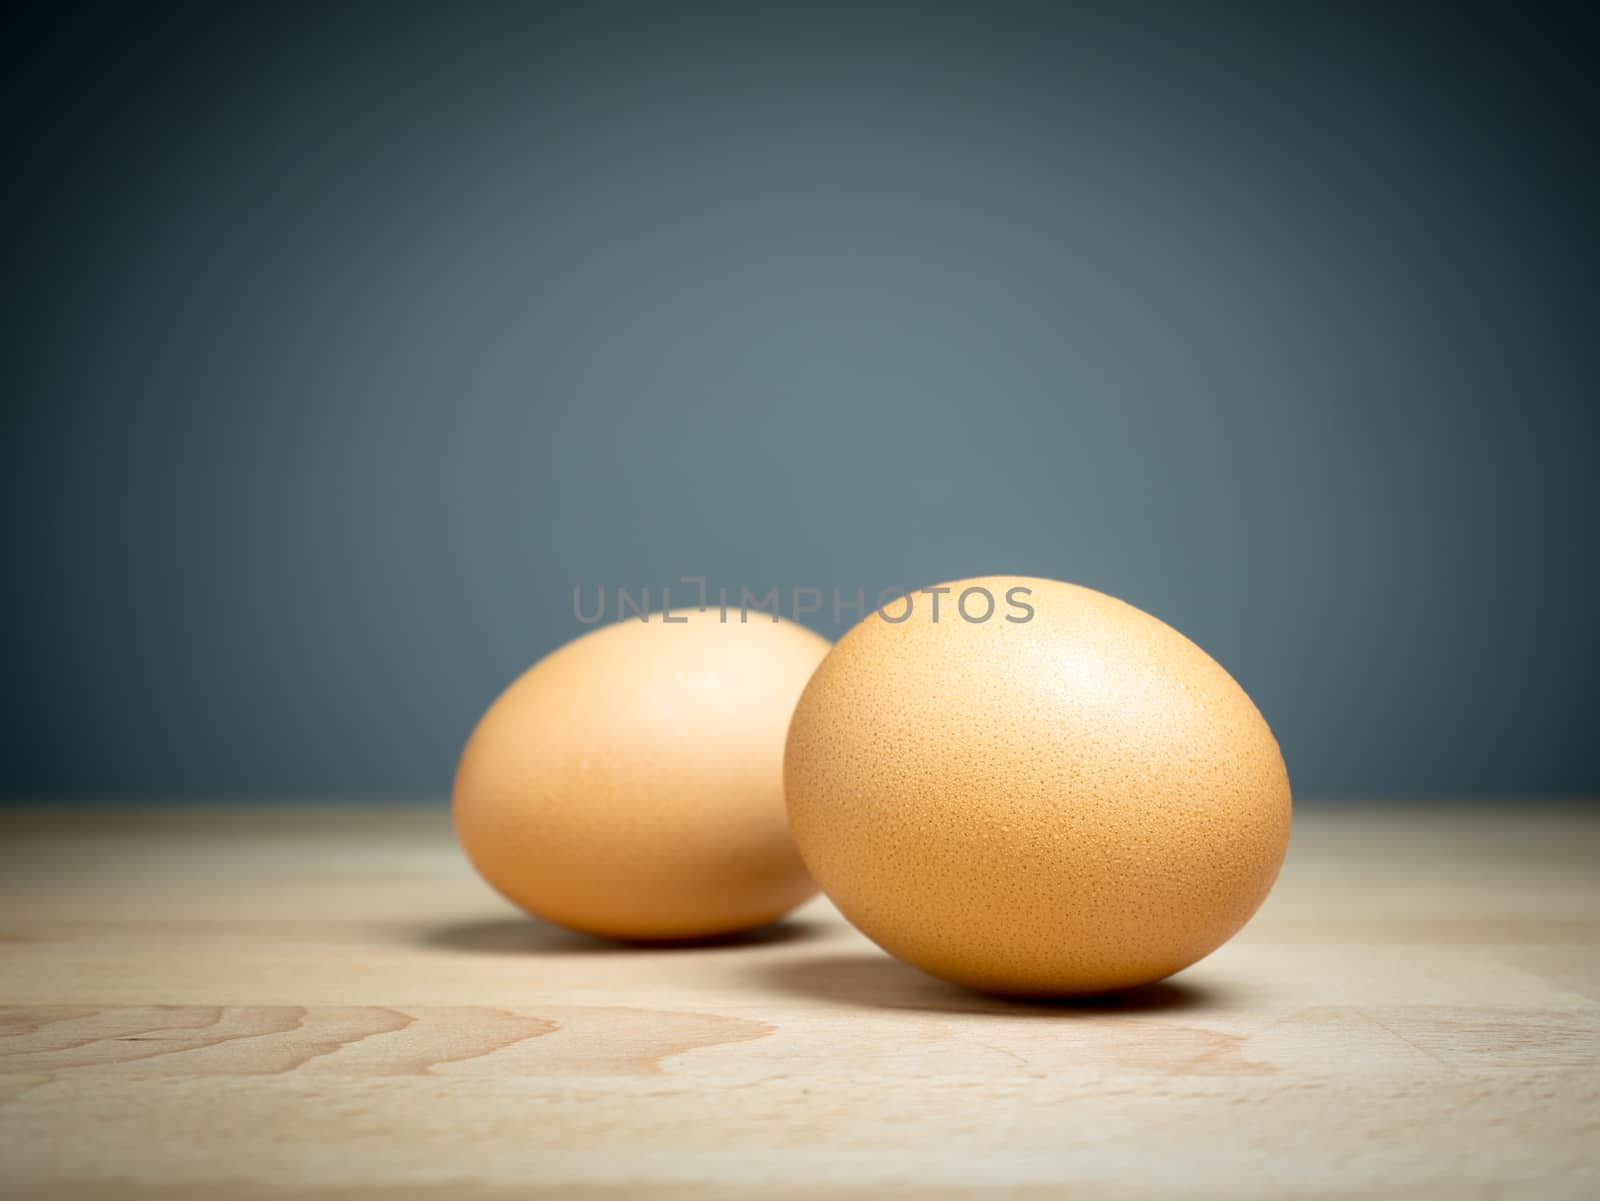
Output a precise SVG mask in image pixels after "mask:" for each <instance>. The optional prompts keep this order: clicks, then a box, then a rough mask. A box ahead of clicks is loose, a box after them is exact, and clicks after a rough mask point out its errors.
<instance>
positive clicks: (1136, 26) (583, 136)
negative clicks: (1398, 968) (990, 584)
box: [0, 4, 1600, 796]
mask: <svg viewBox="0 0 1600 1201" xmlns="http://www.w3.org/2000/svg"><path fill="white" fill-rule="evenodd" d="M231 7H232V6H208V7H200V8H196V9H193V10H177V9H165V10H162V9H152V8H148V7H143V6H128V7H127V8H126V9H125V10H123V11H122V12H120V14H119V13H117V12H115V11H101V10H97V9H84V8H81V7H71V6H50V7H48V8H33V9H16V8H13V9H12V10H11V12H10V15H9V16H8V17H7V18H6V21H7V28H6V34H5V38H4V51H3V53H4V58H5V62H4V72H3V74H4V83H3V85H0V86H3V87H4V88H5V93H6V97H5V98H6V112H7V126H8V129H7V141H8V148H7V153H6V159H5V164H6V176H5V189H4V203H5V205H6V212H5V225H4V249H5V256H6V257H5V260H4V277H5V303H6V306H7V307H6V329H5V333H4V347H5V362H6V367H5V372H6V374H5V380H4V383H5V431H6V433H5V439H4V463H3V469H4V487H5V489H6V497H5V503H6V517H7V520H6V535H5V537H6V544H5V547H4V555H3V560H0V563H3V569H4V575H5V579H6V584H5V588H4V597H5V600H4V604H5V611H4V631H5V632H4V637H5V653H6V662H7V670H6V680H7V684H8V689H7V698H6V714H5V735H4V736H5V747H4V750H5V763H4V768H5V770H4V779H3V785H4V791H6V792H8V793H11V794H17V795H38V794H97V795H106V794H112V795H127V796H172V795H199V794H220V795H261V794H268V795H274V794H275V795H331V794H344V795H380V794H383V795H423V796H427V795H443V793H444V792H445V790H446V789H447V787H448V782H449V779H450V775H451V771H452V768H453V765H454V760H455V756H456V753H457V751H458V749H459V747H460V744H461V742H462V740H463V738H464V737H465V735H466V734H467V732H468V730H469V729H470V727H471V724H472V722H473V721H474V719H475V718H476V716H477V714H478V712H479V711H480V710H481V708H482V707H483V705H484V704H485V703H486V702H487V701H488V700H489V699H490V698H491V696H492V695H493V694H494V693H495V692H496V691H497V690H498V689H499V688H500V687H501V686H502V685H503V684H504V683H506V682H507V680H509V679H510V678H511V677H512V676H513V675H515V674H516V673H517V672H518V671H519V670H520V669H521V668H522V667H524V666H525V665H527V664H528V663H530V662H531V661H532V660H534V659H535V658H537V657H538V656H539V655H540V654H542V653H543V652H545V651H548V650H550V649H551V648H553V647H554V646H556V645H558V644H559V643H560V642H562V641H564V640H565V639H567V638H569V637H571V636H572V635H573V634H575V633H576V632H578V631H579V630H580V629H581V628H582V627H580V626H579V625H578V624H577V622H576V621H575V620H574V618H573V615H572V588H573V587H574V586H575V585H582V586H584V587H586V588H593V587H595V586H597V585H603V586H606V587H615V586H616V585H619V584H621V585H628V586H631V587H632V588H634V589H636V590H637V589H639V588H643V587H646V586H648V587H650V588H652V589H653V590H657V589H659V588H660V587H661V586H662V585H664V584H668V583H671V582H672V581H673V580H675V579H677V578H678V577H679V576H683V575H703V576H706V577H708V578H709V579H710V580H711V581H712V582H713V584H716V583H718V582H721V583H725V584H729V585H733V586H735V587H737V586H739V585H748V586H750V587H752V588H762V589H764V588H765V587H768V586H771V585H780V586H782V587H785V588H788V587H793V586H797V585H798V586H815V587H819V588H823V589H831V588H833V587H841V588H844V589H846V590H847V591H852V592H853V590H854V588H855V587H856V586H858V585H862V586H866V587H868V588H869V589H874V590H875V589H877V588H881V587H886V586H891V585H903V586H915V585H921V584H927V583H932V582H934V581H936V580H940V579H946V578H951V577H957V576H962V575H968V574H975V573H985V572H996V571H1014V572H1025V573H1031V574H1040V575H1048V576H1056V577H1061V578H1065V579H1070V580H1076V581H1079V582H1083V583H1087V584H1090V585H1093V586H1095V587H1099V588H1102V589H1104V590H1107V591H1110V592H1113V593H1115V594H1118V595H1120V596H1122V597H1124V598H1126V599H1128V600H1130V601H1132V602H1134V603H1135V604H1138V605H1140V606H1142V607H1143V608H1146V609H1148V610H1150V611H1152V612H1154V613H1156V614H1157V615H1159V616H1161V617H1162V618H1164V619H1166V620H1167V621H1169V622H1171V623H1172V624H1174V625H1176V626H1177V627H1178V628H1179V629H1181V630H1183V631H1184V632H1186V633H1187V634H1189V635H1190V636H1191V637H1193V638H1194V639H1196V640H1197V641H1198V642H1199V643H1200V644H1201V645H1202V646H1204V647H1206V648H1207V649H1209V650H1210V651H1211V652H1212V653H1213V654H1214V655H1215V656H1216V657H1217V658H1218V659H1219V660H1220V661H1221V662H1222V663H1223V664H1224V665H1225V666H1227V667H1228V668H1229V669H1230V670H1231V671H1232V672H1233V673H1234V675H1235V676H1237V678H1238V679H1239V680H1240V681H1241V682H1242V683H1243V684H1244V686H1245V687H1246V688H1247V689H1248V690H1249V691H1250V692H1251V693H1252V694H1253V695H1254V696H1255V698H1256V699H1257V701H1258V703H1259V704H1260V706H1261V708H1262V710H1263V711H1264V712H1265V714H1266V715H1267V717H1268V719H1269V721H1271V723H1272V724H1273V726H1274V728H1275V729H1276V730H1277V732H1278V735H1279V737H1280V739H1281V741H1282V743H1283V747H1284V750H1285V753H1286V755H1287V758H1288V762H1289V766H1290V770H1291V774H1292V775H1293V777H1294V780H1295V782H1296V784H1297V786H1298V791H1299V793H1300V794H1301V795H1315V794H1331V795H1340V794H1345V795H1349V794H1361V793H1382V794H1394V793H1423V794H1441V793H1493V792H1524V791H1526V792H1536V791H1542V792H1556V791H1566V792H1574V791H1591V792H1592V791H1596V790H1600V767H1597V757H1596V742H1597V740H1596V732H1597V727H1600V722H1597V716H1600V713H1597V702H1596V696H1597V687H1596V682H1595V668H1596V654H1595V651H1596V639H1595V633H1594V613H1593V609H1594V603H1595V596H1596V583H1597V580H1596V569H1595V566H1594V559H1593V543H1594V540H1595V537H1594V527H1595V520H1594V519H1595V516H1596V510H1597V505H1596V501H1597V488H1596V482H1595V471H1594V454H1595V449H1596V446H1595V443H1596V425H1597V423H1596V418H1595V415H1594V409H1595V405H1596V403H1597V399H1600V350H1597V347H1600V336H1597V334H1600V321H1597V318H1600V299H1597V283H1596V279H1597V266H1600V258H1597V253H1596V251H1597V236H1596V229H1597V226H1596V221H1597V218H1596V214H1597V212H1600V183H1597V180H1600V173H1597V167H1596V162H1597V155H1596V144H1597V134H1600V121H1597V109H1596V90H1595V86H1594V85H1593V84H1592V83H1591V80H1590V77H1591V75H1593V73H1594V70H1595V68H1594V63H1595V61H1596V52H1597V49H1600V43H1597V38H1596V29H1595V21H1594V19H1593V18H1592V17H1590V16H1586V15H1582V14H1581V13H1580V14H1579V15H1572V14H1570V13H1569V14H1563V13H1562V12H1561V11H1560V10H1557V9H1551V10H1547V11H1544V12H1530V10H1526V9H1522V8H1519V7H1517V6H1505V11H1503V12H1499V13H1494V12H1485V11H1479V10H1473V9H1470V8H1466V7H1463V6H1452V7H1451V8H1448V9H1440V10H1437V11H1433V10H1429V9H1425V8H1406V7H1403V6H1401V7H1392V6H1382V7H1381V8H1378V7H1374V8H1372V9H1370V10H1368V11H1366V12H1364V13H1358V12H1356V11H1355V10H1354V9H1352V8H1350V7H1348V6H1344V5H1339V6H1330V7H1317V8H1307V7H1304V6H1296V5H1282V6H1262V7H1259V8H1255V7H1247V6H1243V5H1234V4H1230V5H1225V6H1222V7H1218V6H1207V5H1195V6H1174V7H1168V8H1165V9H1140V8H1135V7H1129V6H1125V5H1110V6H1104V7H1094V8H1085V7H1077V6H1064V5H1063V6H1031V5H1030V6H1006V5H974V6H970V7H967V8H964V9H958V8H952V7H948V6H928V5H923V6H914V7H900V8H894V9H889V8H881V7H872V6H865V7H863V6H854V5H852V6H838V7H818V6H781V7H780V6H767V5H759V4H734V5H727V6H725V7H722V8H717V9H710V8H704V7H686V6H679V5H650V6H638V7H627V8H619V7H618V6H615V5H609V4H595V5H572V6H562V7H550V6H530V5H517V6H509V7H492V8H491V7H486V6H482V5H471V4H468V5H449V4H438V5H433V6H427V7H418V8H412V7H403V6H399V5H389V4H385V5H376V6H372V7H367V8H351V7H348V6H322V7H324V8H327V9H337V10H338V11H337V12H336V13H335V12H318V11H316V10H315V9H307V10H306V11H304V12H301V13H299V14H296V13H295V12H294V11H293V10H291V9H284V8H281V7H279V6H260V9H259V11H257V12H255V13H254V14H253V15H250V14H248V13H246V12H243V11H241V10H238V9H233V11H224V9H227V8H231ZM1591 11H1592V10H1591ZM848 620H849V619H848V617H847V618H846V621H847V622H848ZM816 624H817V625H818V627H819V628H821V629H822V630H824V632H828V633H836V632H838V627H837V626H836V625H834V623H833V622H832V620H831V614H824V615H823V619H822V620H821V621H819V622H817V623H816Z"/></svg>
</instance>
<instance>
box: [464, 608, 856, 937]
mask: <svg viewBox="0 0 1600 1201" xmlns="http://www.w3.org/2000/svg"><path fill="white" fill-rule="evenodd" d="M672 616H673V618H674V619H675V620H673V621H671V622H665V621H663V620H662V615H661V614H659V613H656V614H651V616H650V618H649V620H648V621H643V622H641V621H637V620H629V621H624V622H619V623H618V624H615V625H609V626H603V627H600V628H598V629H595V630H593V631H592V632H590V633H588V634H585V635H584V636H582V637H581V638H578V639H577V640H576V641H573V642H570V643H568V644H567V645H566V646H564V647H562V648H561V649H559V650H557V651H555V652H554V653H552V654H550V655H549V656H547V657H546V658H544V659H543V660H541V661H540V662H539V663H537V664H535V665H534V666H533V667H532V668H530V669H529V670H528V671H527V672H526V673H525V674H524V675H523V676H522V677H521V678H520V679H518V680H517V681H516V682H515V683H513V684H512V685H511V687H510V688H508V689H507V690H506V691H505V693H504V694H502V695H501V697H500V698H499V699H498V700H497V701H495V702H494V704H493V705H492V706H491V707H490V709H489V711H488V712H487V713H486V714H485V715H484V717H483V719H482V721H480V722H479V724H478V727H477V729H476V730H474V731H473V734H472V737H471V739H470V740H469V741H468V743H467V747H466V750H465V751H464V752H463V753H462V756H461V763H460V766H459V768H458V769H457V772H456V781H455V793H454V802H453V807H454V812H455V823H456V832H457V834H458V835H459V837H460V839H461V844H462V846H463V847H465V848H466V851H467V855H468V857H469V858H470V859H471V860H472V863H473V865H474V866H475V867H476V868H477V869H478V871H479V872H480V873H481V874H482V875H483V877H484V879H486V880H487V881H488V882H489V883H490V884H492V885H493V886H494V887H495V888H496V889H498V890H499V891H500V892H501V893H503V894H504V895H505V896H506V897H507V898H509V899H510V900H511V901H513V902H515V903H516V904H518V905H520V906H522V907H523V908H524V909H526V910H528V911H529V912H531V913H533V914H536V915H537V916H539V917H542V918H545V919H547V920H549V921H552V922H557V923H559V924H561V925H563V926H568V927H570V928H572V929H575V930H582V931H585V932H587V933H591V934H599V935H605V936H608V937H612V938H621V939H636V940H670V939H688V938H702V937H707V936H711V935H718V934H725V933H730V932H733V931H737V930H745V929H749V928H751V927H754V926H759V925H762V924H764V923H766V922H770V921H773V920H775V919H776V918H778V917H780V916H781V915H782V914H784V913H785V912H787V911H788V910H789V909H791V908H793V907H794V906H795V905H798V904H799V903H800V902H801V901H804V900H805V899H806V898H807V897H809V896H811V895H812V894H813V893H815V891H816V886H815V884H813V883H812V881H811V878H810V877H809V876H808V875H807V874H806V870H805V866H804V864H803V863H802V862H801V860H800V856H799V854H798V853H797V852H796V850H795V846H794V842H793V840H792V838H791V837H790V834H789V829H788V822H787V819H786V817H785V814H784V803H783V748H784V735H785V733H786V731H787V729H788V724H789V717H790V715H791V714H792V713H793V711H794V703H795V700H796V699H797V698H798V697H799V695H800V690H801V689H802V688H803V687H804V686H805V682H806V680H807V678H808V677H809V676H810V675H811V672H812V669H813V668H815V667H816V665H817V663H818V662H819V661H820V660H821V659H822V657H823V655H825V654H826V653H827V650H828V642H827V640H826V639H824V638H822V637H821V636H819V635H817V634H814V633H812V632H811V631H810V630H807V629H805V628H804V627H803V626H799V625H794V624H792V623H790V622H779V623H774V622H772V621H771V620H770V618H768V617H767V616H765V615H760V614H751V615H750V619H749V620H748V621H747V622H741V621H740V620H739V615H738V614H737V613H736V612H732V611H730V615H729V617H728V620H727V621H726V622H724V621H722V620H720V613H719V611H718V610H716V609H711V610H708V611H707V612H705V613H701V612H699V611H698V610H684V611H676V612H674V613H673V614H672Z"/></svg>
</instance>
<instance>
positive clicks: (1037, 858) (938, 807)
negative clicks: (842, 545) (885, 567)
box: [784, 577, 1290, 996]
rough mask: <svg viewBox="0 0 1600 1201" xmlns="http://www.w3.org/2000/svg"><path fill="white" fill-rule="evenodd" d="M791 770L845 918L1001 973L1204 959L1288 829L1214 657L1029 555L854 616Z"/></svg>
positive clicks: (1028, 975)
mask: <svg viewBox="0 0 1600 1201" xmlns="http://www.w3.org/2000/svg"><path fill="white" fill-rule="evenodd" d="M985 596H987V597H988V598H989V599H988V602H987V603H986V602H985V600H984V597H985ZM933 602H942V605H941V608H940V609H939V611H938V619H937V620H935V619H934V616H933V614H934V609H933ZM986 611H987V615H986V616H985V613H986ZM980 618H981V620H980ZM784 785H785V791H786V795H787V801H788V809H789V818H790V822H791V825H792V826H793V829H794V834H795V838H796V841H797V842H798V843H799V846H800V852H801V855H802V856H803V857H804V859H805V862H806V864H807V865H808V866H809V868H810V869H811V873H812V875H813V876H815V878H816V879H817V881H818V883H820V884H821V886H822V888H823V890H824V891H825V892H826V893H827V894H828V896H829V897H830V898H832V899H833V901H834V902H835V903H836V904H837V905H838V907H839V909H840V910H841V911H843V913H844V915H845V916H846V917H847V918H849V920H850V921H851V922H853V923H854V924H855V925H856V926H857V927H858V928H859V929H861V930H862V931H863V932H864V933H865V934H866V935H867V936H868V937H869V938H871V939H872V940H874V941H875V942H877V943H878V944H879V945H880V946H882V947H883V948H884V949H885V950H887V951H889V952H890V953H891V954H893V955H895V956H897V957H898V958H900V959H902V960H905V961H906V962H907V963H910V964H913V965H915V966H916V967H919V968H921V969H923V970H924V971H926V972H929V973H931V974H932V975H934V976H938V977H941V978H943V979H945V980H950V981H954V982H956V983H958V984H963V985H966V986H969V987H971V988H975V989H980V990H984V991H988V992H995V993H1002V994H1011V995H1023V996H1067V995H1073V994H1086V993H1100V992H1107V991H1112V990H1118V989H1126V988H1130V987H1134V986H1137V985H1141V984H1147V983H1150V982H1153V981H1156V980H1160V979H1162V978H1163V977H1165V976H1168V975H1171V974H1172V973H1174V972H1176V971H1179V970H1180V969H1182V968H1184V967H1186V966H1188V965H1189V964H1192V963H1194V962H1195V961H1196V960H1198V959H1200V958H1201V957H1203V956H1205V955H1207V954H1209V953H1210V952H1211V951H1213V950H1215V949H1216V948H1217V947H1219V946H1221V945H1222V944H1223V943H1224V942H1225V941H1226V940H1227V939H1228V938H1230V937H1232V935H1233V934H1234V933H1235V932H1236V931H1238V930H1239V928H1240V927H1241V926H1243V925H1244V923H1245V922H1246V921H1247V920H1248V919H1249V918H1250V916H1251V915H1252V914H1253V913H1254V912H1255V911H1256V909H1257V908H1258V907H1259V906H1260V904H1261V902H1262V901H1263V900H1264V899H1265V898H1266V896H1267V893H1268V891H1269V890H1270V889H1271V887H1272V885H1273V882H1274V880H1275V879H1276V878H1277V874H1278V870H1279V868H1280V866H1281V865H1282V862H1283V857H1284V852H1285V850H1286V849H1287V846H1288V839H1289V824H1290V795H1289V778H1288V773H1287V771H1286V769H1285V767H1284V762H1283V756H1282V754H1281V753H1280V751H1279V749H1278V743H1277V741H1276V739H1275V738H1274V737H1273V735H1272V731H1271V730H1270V729H1268V727H1267V723H1266V722H1265V720H1263V718H1262V716H1261V714H1260V713H1259V712H1258V711H1257V709H1256V707H1255V705H1254V704H1252V703H1251V700H1250V698H1249V697H1248V696H1246V695H1245V693H1244V690H1243V689H1242V688H1240V686H1239V685H1238V684H1237V683H1235V682H1234V680H1233V678H1232V677H1231V676H1229V675H1228V673H1227V672H1226V671H1224V670H1223V669H1222V668H1221V667H1220V666H1219V665H1218V664H1217V663H1216V662H1215V661H1214V660H1213V659H1212V658H1211V657H1210V656H1209V655H1207V654H1206V653H1205V652H1204V651H1202V650H1201V649H1200V648H1199V647H1198V646H1196V645H1195V644H1194V643H1192V642H1190V641H1189V640H1188V639H1187V638H1185V637H1184V636H1183V635H1182V634H1179V633H1178V632H1177V631H1176V630H1174V629H1172V628H1171V627H1170V626H1167V625H1165V624H1163V623H1162V622H1161V621H1159V620H1157V619H1156V618H1154V617H1152V616H1150V615H1149V614H1148V613H1144V612H1142V611H1140V610H1139V609H1136V608H1134V607H1133V606H1131V605H1128V604H1125V603H1124V602H1122V601H1120V600H1116V599H1114V598H1112V597H1110V596H1106V595H1104V594H1102V593H1099V592H1095V591H1092V590H1090V589H1088V588H1082V587H1078V586H1075V585H1072V584H1065V583H1059V582H1056V581H1051V580H1042V579H1030V578H1024V577H990V578H983V579H972V580H961V581H957V582H954V583H951V584H948V585H942V586H940V587H939V588H935V589H929V590H925V592H923V593H916V594H912V595H911V596H910V597H908V598H905V599H903V600H901V601H898V602H893V603H891V604H889V605H887V606H886V607H885V608H884V609H881V610H879V611H877V612H874V613H872V614H869V615H868V616H867V617H866V619H865V620H863V621H861V622H860V623H858V624H857V625H856V626H855V627H854V628H853V629H852V630H850V631H849V632H848V633H847V634H845V636H844V637H843V638H841V639H840V640H839V642H838V644H837V645H836V646H835V647H834V648H833V650H832V651H830V652H829V654H828V656H827V657H826V658H825V659H824V660H823V661H822V664H821V665H820V666H819V667H818V668H817V671H816V674H815V675H814V676H813V677H812V678H811V681H810V683H809V684H808V685H807V686H806V689H805V691H804V693H803V694H802V695H801V697H800V701H799V704H798V706H797V707H796V710H795V714H794V719H793V721H792V723H791V724H790V728H789V737H788V745H787V751H786V755H785V763H784Z"/></svg>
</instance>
